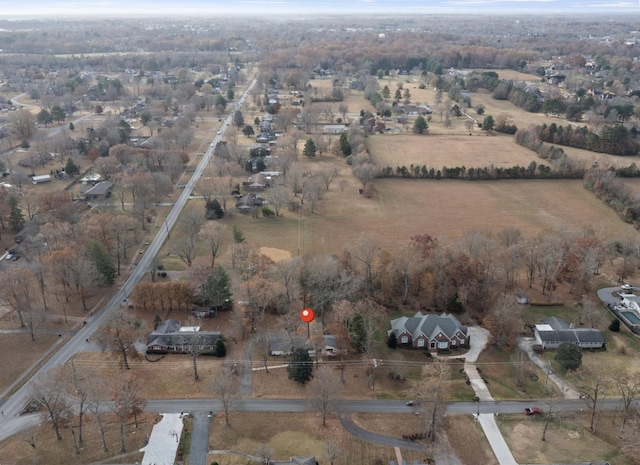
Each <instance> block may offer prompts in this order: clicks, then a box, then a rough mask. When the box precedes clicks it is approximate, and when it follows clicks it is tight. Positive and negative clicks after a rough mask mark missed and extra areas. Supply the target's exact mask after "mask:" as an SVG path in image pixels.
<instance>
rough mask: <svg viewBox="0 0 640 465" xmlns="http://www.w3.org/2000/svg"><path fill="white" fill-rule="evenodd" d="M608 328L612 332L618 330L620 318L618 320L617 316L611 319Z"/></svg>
mask: <svg viewBox="0 0 640 465" xmlns="http://www.w3.org/2000/svg"><path fill="white" fill-rule="evenodd" d="M609 330H610V331H613V332H614V333H618V332H620V320H618V319H617V318H615V319H613V320H611V324H610V325H609Z"/></svg>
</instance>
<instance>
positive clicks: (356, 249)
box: [348, 233, 381, 292]
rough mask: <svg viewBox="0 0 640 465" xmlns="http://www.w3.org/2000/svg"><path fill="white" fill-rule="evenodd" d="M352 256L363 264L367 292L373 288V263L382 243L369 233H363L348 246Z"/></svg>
mask: <svg viewBox="0 0 640 465" xmlns="http://www.w3.org/2000/svg"><path fill="white" fill-rule="evenodd" d="M348 250H349V252H350V253H351V256H352V257H353V258H354V259H355V261H356V262H358V263H360V265H361V266H362V274H363V276H364V283H365V288H366V291H367V292H371V291H372V290H373V285H374V283H373V263H374V261H375V260H376V258H377V257H378V255H379V253H380V250H381V249H380V245H379V243H378V241H377V240H376V238H375V237H374V236H373V235H372V234H369V233H366V234H364V235H362V236H361V237H360V238H359V239H358V240H357V241H356V242H355V243H354V244H353V245H351V246H350V247H348Z"/></svg>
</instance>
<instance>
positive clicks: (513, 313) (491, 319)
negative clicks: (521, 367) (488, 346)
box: [483, 296, 521, 349]
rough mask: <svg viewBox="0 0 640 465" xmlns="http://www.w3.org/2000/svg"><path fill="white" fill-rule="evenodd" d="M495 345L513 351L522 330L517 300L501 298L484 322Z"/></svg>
mask: <svg viewBox="0 0 640 465" xmlns="http://www.w3.org/2000/svg"><path fill="white" fill-rule="evenodd" d="M483 324H484V326H485V327H486V328H487V329H488V330H489V332H490V333H491V337H492V339H493V343H494V344H495V345H497V346H498V347H500V348H503V349H513V348H514V347H515V345H516V337H517V335H518V331H519V330H520V327H521V325H520V323H519V321H518V317H517V310H516V303H515V299H513V298H511V297H505V296H500V297H499V298H498V301H497V302H496V303H495V305H494V306H493V308H491V309H490V310H489V312H488V313H487V316H485V317H484V320H483Z"/></svg>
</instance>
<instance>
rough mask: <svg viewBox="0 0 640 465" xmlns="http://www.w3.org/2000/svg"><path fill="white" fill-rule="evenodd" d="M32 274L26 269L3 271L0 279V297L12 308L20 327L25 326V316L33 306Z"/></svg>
mask: <svg viewBox="0 0 640 465" xmlns="http://www.w3.org/2000/svg"><path fill="white" fill-rule="evenodd" d="M32 283H33V275H32V274H31V273H30V272H29V270H26V269H22V268H19V269H16V270H12V271H11V272H8V271H5V272H3V273H2V275H1V279H0V290H1V292H0V299H1V300H2V301H3V302H4V304H5V305H6V306H8V307H9V308H11V309H13V311H14V312H16V315H18V318H19V320H20V327H22V328H24V327H25V326H26V323H25V316H26V314H27V312H29V311H30V310H31V308H32V306H33V301H32V293H31V287H32Z"/></svg>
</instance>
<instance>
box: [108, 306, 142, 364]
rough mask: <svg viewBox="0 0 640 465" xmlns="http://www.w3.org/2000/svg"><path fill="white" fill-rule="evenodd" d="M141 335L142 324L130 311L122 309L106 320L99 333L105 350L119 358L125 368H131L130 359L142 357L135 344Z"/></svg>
mask: <svg viewBox="0 0 640 465" xmlns="http://www.w3.org/2000/svg"><path fill="white" fill-rule="evenodd" d="M140 336H141V331H140V324H139V323H138V322H136V321H134V320H133V318H132V317H131V315H130V314H129V313H128V312H126V311H124V310H122V309H120V310H117V311H116V312H114V313H113V314H112V315H111V316H110V317H109V319H108V320H107V321H106V323H105V325H104V326H103V327H102V329H101V331H100V334H99V335H98V342H99V343H100V345H101V346H102V350H103V351H106V352H109V353H111V354H112V355H113V356H115V357H117V358H119V359H120V360H121V362H122V365H123V366H124V368H125V369H126V370H129V369H130V366H129V360H137V359H141V358H142V354H140V352H138V349H137V348H136V346H135V344H136V342H138V340H139V339H140Z"/></svg>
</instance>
